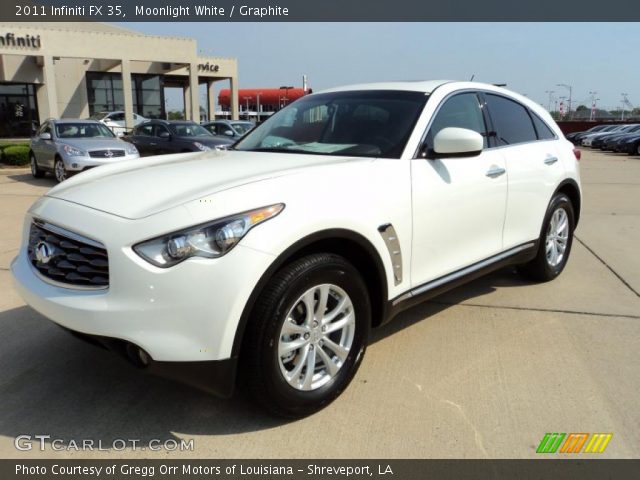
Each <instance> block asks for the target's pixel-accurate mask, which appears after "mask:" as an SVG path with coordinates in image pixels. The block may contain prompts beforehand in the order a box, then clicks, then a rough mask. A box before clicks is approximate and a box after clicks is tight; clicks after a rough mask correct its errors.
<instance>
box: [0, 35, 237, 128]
mask: <svg viewBox="0 0 640 480" xmlns="http://www.w3.org/2000/svg"><path fill="white" fill-rule="evenodd" d="M221 81H226V82H227V83H226V85H228V86H229V87H230V91H231V97H232V101H231V105H230V111H229V113H230V116H231V117H232V118H238V65H237V61H236V60H235V59H232V58H219V57H203V56H199V55H198V47H197V44H196V41H195V40H193V39H189V38H179V37H167V36H154V35H144V34H141V33H138V32H135V31H132V30H128V29H126V28H121V27H117V26H114V25H108V24H102V23H13V24H3V23H0V137H25V136H29V135H31V133H32V132H33V128H34V126H36V125H38V124H40V123H41V122H42V121H44V120H45V119H47V118H87V117H89V116H91V115H93V114H94V113H97V112H101V111H114V110H116V111H117V110H122V111H124V112H125V120H126V124H127V126H128V127H133V114H134V113H137V114H139V115H142V116H143V117H148V118H166V113H167V112H166V106H165V89H166V88H172V87H173V88H182V90H183V94H184V106H185V109H184V110H185V116H186V118H187V119H191V120H195V121H198V120H200V118H201V112H202V111H203V109H204V112H206V116H207V117H209V118H213V115H214V112H215V111H216V95H215V91H216V83H217V82H221ZM201 85H206V93H207V95H206V98H207V101H206V103H207V105H202V106H201V105H200V86H201ZM226 85H224V86H226Z"/></svg>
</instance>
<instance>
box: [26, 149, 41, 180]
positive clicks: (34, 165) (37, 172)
mask: <svg viewBox="0 0 640 480" xmlns="http://www.w3.org/2000/svg"><path fill="white" fill-rule="evenodd" d="M29 162H30V164H31V175H33V177H34V178H42V177H44V171H42V170H41V169H40V167H39V166H38V161H37V160H36V156H35V154H34V153H33V152H31V153H29Z"/></svg>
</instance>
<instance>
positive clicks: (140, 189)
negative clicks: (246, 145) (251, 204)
mask: <svg viewBox="0 0 640 480" xmlns="http://www.w3.org/2000/svg"><path fill="white" fill-rule="evenodd" d="M354 160H363V159H362V158H350V157H335V156H324V155H300V154H287V153H284V154H283V153H261V152H238V151H210V152H202V153H200V152H199V153H183V154H176V155H163V156H159V157H147V158H144V159H135V160H128V161H123V162H118V163H113V164H109V165H105V166H102V167H99V168H94V169H91V170H88V171H86V172H84V173H82V174H79V175H76V176H74V177H72V178H70V179H69V180H66V181H64V182H63V183H61V184H59V185H58V186H56V187H54V188H53V189H51V190H50V191H49V192H47V193H46V194H45V195H46V196H48V197H52V198H58V199H61V200H66V201H69V202H73V203H77V204H80V205H84V206H87V207H90V208H93V209H96V210H100V211H103V212H106V213H110V214H113V215H117V216H119V217H123V218H128V219H136V218H143V217H147V216H150V215H154V214H156V213H159V212H161V211H164V210H167V209H169V208H173V207H176V206H179V205H182V204H185V203H188V202H191V201H193V200H197V199H199V198H202V197H205V196H208V195H211V194H214V193H216V192H220V191H222V190H227V189H230V188H234V187H238V186H240V185H245V184H248V183H253V182H258V181H263V180H267V179H269V178H274V177H281V176H283V175H288V174H292V173H295V172H298V171H301V169H307V170H308V169H309V168H322V167H324V166H326V165H334V164H338V163H344V162H348V161H354ZM366 160H371V159H366Z"/></svg>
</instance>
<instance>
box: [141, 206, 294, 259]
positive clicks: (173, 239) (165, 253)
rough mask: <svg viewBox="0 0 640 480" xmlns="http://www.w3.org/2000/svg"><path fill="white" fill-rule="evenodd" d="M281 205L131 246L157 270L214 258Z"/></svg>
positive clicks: (229, 248) (227, 250)
mask: <svg viewBox="0 0 640 480" xmlns="http://www.w3.org/2000/svg"><path fill="white" fill-rule="evenodd" d="M283 209H284V204H283V203H278V204H276V205H271V206H268V207H263V208H258V209H256V210H251V211H248V212H244V213H239V214H237V215H233V216H231V217H226V218H223V219H220V220H214V221H212V222H209V223H205V224H203V225H197V226H195V227H191V228H187V229H185V230H180V231H178V232H173V233H169V234H167V235H163V236H162V237H158V238H154V239H152V240H147V241H145V242H142V243H139V244H137V245H134V246H133V250H134V251H135V252H136V253H137V254H138V255H140V256H141V257H142V258H144V259H145V260H146V261H147V262H149V263H151V264H153V265H155V266H156V267H161V268H168V267H172V266H173V265H176V264H178V263H180V262H182V261H183V260H186V259H187V258H191V257H204V258H217V257H221V256H222V255H224V254H225V253H227V252H229V251H230V250H231V249H232V248H233V247H235V246H236V245H237V244H238V242H239V241H240V240H241V239H242V237H244V236H245V235H246V234H247V232H249V230H251V229H252V228H253V227H255V226H256V225H259V224H260V223H262V222H265V221H267V220H269V219H270V218H273V217H275V216H276V215H278V214H279V213H280V212H281V211H282V210H283Z"/></svg>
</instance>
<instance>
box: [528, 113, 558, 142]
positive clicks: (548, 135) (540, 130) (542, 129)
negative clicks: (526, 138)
mask: <svg viewBox="0 0 640 480" xmlns="http://www.w3.org/2000/svg"><path fill="white" fill-rule="evenodd" d="M531 119H532V120H533V125H534V126H535V127H536V132H537V134H538V140H552V139H554V138H556V134H555V133H553V130H551V128H550V127H549V125H547V124H546V123H545V122H544V120H542V119H541V118H540V117H538V116H537V115H536V114H535V113H531Z"/></svg>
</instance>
